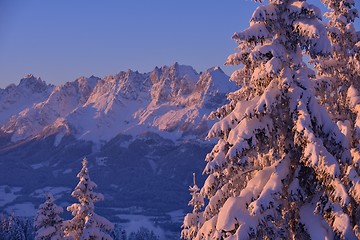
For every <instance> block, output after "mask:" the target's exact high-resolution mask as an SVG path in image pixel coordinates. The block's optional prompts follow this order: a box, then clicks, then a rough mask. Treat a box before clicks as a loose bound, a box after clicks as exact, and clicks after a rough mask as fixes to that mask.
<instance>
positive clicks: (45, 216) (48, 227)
mask: <svg viewBox="0 0 360 240" xmlns="http://www.w3.org/2000/svg"><path fill="white" fill-rule="evenodd" d="M62 213H63V208H62V207H59V206H57V205H56V204H55V202H54V197H53V195H52V194H51V193H48V194H47V196H46V201H45V202H44V203H43V204H41V205H40V206H39V209H38V211H37V214H36V216H35V219H34V227H35V228H36V229H37V231H36V235H35V239H36V240H61V239H63V237H64V233H63V230H62V229H61V227H62V223H63V219H62V218H61V217H60V214H62Z"/></svg>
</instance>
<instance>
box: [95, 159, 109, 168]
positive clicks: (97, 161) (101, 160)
mask: <svg viewBox="0 0 360 240" xmlns="http://www.w3.org/2000/svg"><path fill="white" fill-rule="evenodd" d="M107 159H108V157H96V158H95V162H96V164H97V165H98V166H103V167H104V166H107V164H106V162H107Z"/></svg>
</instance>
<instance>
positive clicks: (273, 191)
mask: <svg viewBox="0 0 360 240" xmlns="http://www.w3.org/2000/svg"><path fill="white" fill-rule="evenodd" d="M321 17H322V16H321V11H320V10H319V9H318V8H317V7H315V6H314V5H312V4H309V3H307V2H306V1H305V0H298V1H296V0H269V3H268V4H267V5H262V6H259V7H257V8H256V10H255V11H254V13H253V15H252V18H251V20H250V26H249V28H247V29H246V30H244V31H242V32H238V33H235V34H234V35H233V39H235V40H236V41H237V42H238V50H239V52H237V53H234V54H232V55H230V56H229V58H228V60H227V64H232V65H240V64H241V65H242V68H240V69H239V70H237V71H235V72H234V73H233V74H232V76H231V79H232V80H233V81H235V82H237V83H238V85H239V86H241V88H240V89H239V90H238V91H236V92H233V93H230V94H229V99H230V101H231V102H230V104H228V105H226V106H223V107H222V108H220V109H218V110H217V111H215V112H214V114H213V116H217V117H219V118H220V121H219V122H218V123H216V124H214V126H213V127H212V129H211V130H210V132H209V134H208V137H209V138H214V137H216V138H218V139H219V140H218V143H217V144H216V145H215V147H214V148H213V150H212V151H211V152H210V153H209V154H208V155H207V157H206V161H207V165H206V167H205V169H204V173H206V174H208V177H207V179H206V181H205V183H204V186H203V187H202V189H201V191H200V193H201V195H202V196H204V197H206V198H207V199H208V203H207V204H206V206H205V209H204V210H203V216H204V218H205V222H204V223H203V224H202V226H201V228H200V230H199V231H198V234H197V236H196V237H195V239H209V238H211V239H250V238H256V239H309V238H312V239H325V238H326V237H327V238H329V239H334V238H343V239H356V236H355V233H354V232H355V231H356V229H357V228H358V224H359V222H358V220H357V218H356V212H354V209H356V208H354V207H353V206H351V204H354V203H355V202H354V201H353V197H352V196H351V195H349V186H350V185H351V184H349V182H348V181H346V179H345V178H344V177H345V176H346V175H347V173H346V170H347V169H346V165H347V164H349V163H351V156H350V151H349V149H348V148H347V147H348V146H347V144H346V139H345V136H344V135H343V134H342V133H341V132H340V130H339V128H338V127H337V126H336V124H335V123H334V122H333V121H332V120H331V118H330V117H329V115H328V113H327V112H326V110H325V109H324V108H323V107H321V106H320V105H319V104H318V102H317V99H316V97H315V89H314V87H313V86H314V84H313V80H312V79H311V78H313V77H314V76H315V73H314V71H312V70H311V69H309V68H308V67H307V65H306V64H305V63H304V61H303V54H304V53H306V54H309V55H310V56H311V57H312V58H316V56H326V55H329V54H330V51H331V47H330V42H329V40H328V38H327V34H326V29H325V27H324V25H323V24H322V23H321V22H319V20H321ZM314 212H315V213H314Z"/></svg>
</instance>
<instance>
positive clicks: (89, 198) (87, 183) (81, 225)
mask: <svg viewBox="0 0 360 240" xmlns="http://www.w3.org/2000/svg"><path fill="white" fill-rule="evenodd" d="M87 164H88V162H87V160H86V158H84V160H83V161H82V165H83V167H82V169H81V171H80V172H79V173H78V175H77V177H78V178H79V179H80V181H79V183H78V185H77V186H76V187H75V190H74V191H73V192H72V193H71V196H73V197H75V198H77V199H78V201H79V203H74V204H72V205H71V206H69V207H67V210H68V211H70V212H71V213H72V215H73V216H74V217H73V219H71V220H68V221H66V222H64V232H65V236H67V237H72V238H74V239H75V240H80V239H90V240H95V239H102V240H107V239H112V238H111V237H110V235H109V234H107V233H106V231H109V230H112V229H113V228H114V226H113V224H112V223H111V222H109V221H108V220H107V219H105V218H104V217H101V216H99V215H97V214H96V213H95V211H94V210H95V207H94V202H97V201H101V200H104V196H103V195H102V194H100V193H96V192H94V188H95V187H96V186H97V185H96V184H95V183H94V182H93V181H91V179H90V176H89V171H88V168H87Z"/></svg>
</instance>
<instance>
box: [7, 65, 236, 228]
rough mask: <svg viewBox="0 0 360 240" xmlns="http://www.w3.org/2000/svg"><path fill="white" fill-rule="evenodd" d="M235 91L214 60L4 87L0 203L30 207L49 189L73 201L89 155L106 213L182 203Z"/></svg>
mask: <svg viewBox="0 0 360 240" xmlns="http://www.w3.org/2000/svg"><path fill="white" fill-rule="evenodd" d="M235 88H236V86H235V85H234V84H233V83H232V82H229V77H228V76H226V74H225V73H224V72H223V71H222V70H221V69H220V68H218V67H214V68H211V69H208V70H207V71H205V72H203V73H197V72H196V71H195V70H194V69H193V68H192V67H190V66H183V65H179V64H177V63H175V64H174V65H172V66H170V67H168V66H163V67H161V68H158V67H157V68H155V69H154V70H153V71H152V72H150V73H139V72H137V71H131V70H128V71H126V72H120V73H118V74H116V75H114V76H107V77H104V78H102V79H101V78H97V77H94V76H92V77H89V78H85V77H81V78H78V79H76V80H75V81H73V82H67V83H65V84H63V85H60V86H52V85H48V84H46V83H45V82H44V81H42V80H41V79H39V78H35V77H33V76H32V75H29V76H27V77H26V78H24V79H22V80H21V81H20V84H18V85H10V86H9V87H7V88H5V89H0V126H1V130H0V195H1V196H4V199H5V200H1V199H0V209H1V210H2V211H7V212H10V213H11V212H12V211H14V212H15V214H20V215H22V214H23V213H24V211H22V207H24V206H26V208H27V209H28V211H27V213H29V214H31V210H34V209H32V208H37V206H38V204H39V203H40V202H42V201H43V197H44V195H43V194H44V193H45V192H46V191H51V192H53V194H54V196H55V198H57V202H58V203H59V204H60V205H64V206H66V204H67V203H71V201H73V199H72V198H71V197H70V191H71V189H73V187H74V185H75V184H76V176H75V175H76V173H77V172H78V170H79V169H80V167H81V164H80V163H81V160H82V158H83V157H84V156H87V158H88V159H89V169H90V171H91V176H92V179H94V181H95V182H96V183H97V184H98V186H99V192H102V193H105V199H106V201H104V202H102V203H101V204H99V205H100V206H101V208H102V211H104V214H105V216H106V217H109V218H116V213H117V211H108V212H107V210H106V209H107V208H110V207H111V208H112V209H115V210H116V209H120V208H121V209H124V208H130V207H140V208H141V209H143V211H146V212H151V211H155V212H157V213H165V212H168V211H173V210H177V209H181V208H185V207H186V205H187V202H188V200H189V195H188V191H187V190H188V185H190V184H191V179H192V172H193V171H194V169H196V172H197V173H198V175H201V170H202V169H203V167H204V163H203V162H204V160H203V159H204V158H205V154H206V153H207V152H209V150H210V149H211V145H212V144H211V143H209V142H205V141H203V139H204V136H205V135H206V134H207V131H208V129H209V127H210V126H211V125H212V124H213V123H212V121H211V120H208V118H207V116H208V115H209V114H210V112H211V111H213V110H215V109H216V108H218V107H219V106H222V105H223V104H224V102H225V101H226V96H225V94H226V93H228V92H231V91H233V90H234V89H235ZM199 181H200V179H199ZM119 211H120V210H119ZM121 211H123V210H121ZM115 221H116V219H115Z"/></svg>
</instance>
